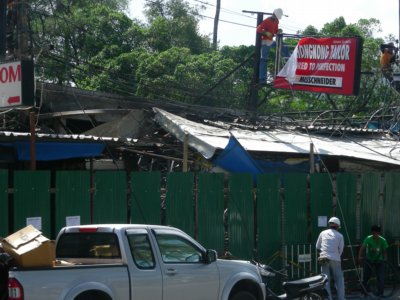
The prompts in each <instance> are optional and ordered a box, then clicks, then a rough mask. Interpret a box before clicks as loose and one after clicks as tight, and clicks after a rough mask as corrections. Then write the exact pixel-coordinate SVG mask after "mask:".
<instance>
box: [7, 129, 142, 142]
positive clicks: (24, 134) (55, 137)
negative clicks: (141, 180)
mask: <svg viewBox="0 0 400 300" xmlns="http://www.w3.org/2000/svg"><path fill="white" fill-rule="evenodd" d="M30 136H31V134H30V133H29V132H12V131H0V138H2V137H5V138H8V137H10V138H23V139H26V138H29V137H30ZM36 138H38V139H51V140H65V141H79V142H82V141H87V142H93V141H95V142H115V143H118V142H120V143H136V142H137V139H133V138H119V137H100V136H93V135H84V134H48V133H37V134H36Z"/></svg>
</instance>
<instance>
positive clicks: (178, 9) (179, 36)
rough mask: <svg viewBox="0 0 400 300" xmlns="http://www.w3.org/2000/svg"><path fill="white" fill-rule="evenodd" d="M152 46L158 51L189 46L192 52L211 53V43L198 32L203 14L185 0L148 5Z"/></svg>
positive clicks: (147, 12) (152, 2) (155, 2)
mask: <svg viewBox="0 0 400 300" xmlns="http://www.w3.org/2000/svg"><path fill="white" fill-rule="evenodd" d="M146 8H147V10H146V15H147V17H148V20H149V23H150V26H149V29H148V38H149V45H150V47H152V48H153V49H154V50H156V51H165V50H167V49H169V48H172V47H186V48H189V49H190V50H191V51H192V53H196V54H200V53H202V52H206V51H210V49H211V46H210V41H209V39H208V38H207V37H204V36H202V35H201V34H200V33H199V31H198V27H199V26H198V25H199V15H198V12H197V10H195V9H194V8H191V7H190V6H189V5H188V4H187V3H186V2H184V1H182V0H169V1H163V0H157V1H147V2H146Z"/></svg>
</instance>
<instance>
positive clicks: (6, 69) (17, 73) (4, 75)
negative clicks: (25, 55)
mask: <svg viewBox="0 0 400 300" xmlns="http://www.w3.org/2000/svg"><path fill="white" fill-rule="evenodd" d="M33 95H34V74H33V62H32V61H15V62H9V63H2V64H0V108H1V107H10V106H19V105H27V106H31V105H33V102H34V99H33Z"/></svg>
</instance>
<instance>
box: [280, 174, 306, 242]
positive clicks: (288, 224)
mask: <svg viewBox="0 0 400 300" xmlns="http://www.w3.org/2000/svg"><path fill="white" fill-rule="evenodd" d="M284 188H285V200H284V203H285V205H284V214H285V220H284V234H285V242H286V244H299V243H304V242H308V236H307V233H308V232H307V228H308V225H307V220H308V217H307V175H305V174H286V175H285V176H284Z"/></svg>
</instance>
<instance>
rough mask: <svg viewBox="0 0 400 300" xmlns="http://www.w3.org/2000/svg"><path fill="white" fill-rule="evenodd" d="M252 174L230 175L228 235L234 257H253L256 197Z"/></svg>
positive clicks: (230, 249)
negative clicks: (253, 189) (254, 195)
mask: <svg viewBox="0 0 400 300" xmlns="http://www.w3.org/2000/svg"><path fill="white" fill-rule="evenodd" d="M252 187H253V177H252V176H251V175H250V174H231V175H230V176H229V200H228V216H229V217H228V236H229V251H230V252H231V253H232V255H233V256H234V257H240V258H243V259H251V258H253V249H254V217H253V216H254V197H253V192H252Z"/></svg>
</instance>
